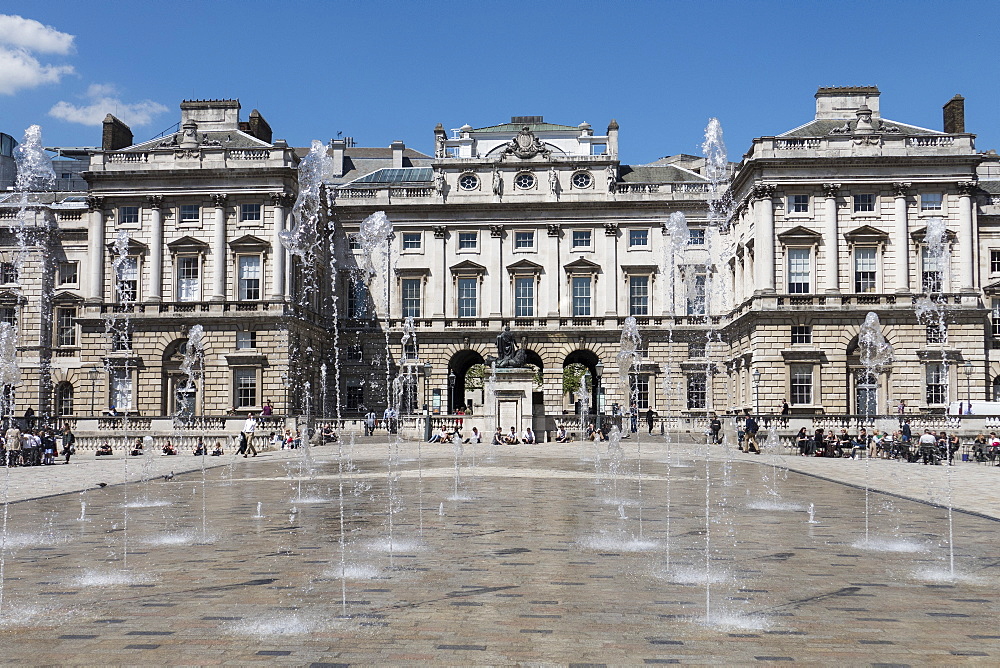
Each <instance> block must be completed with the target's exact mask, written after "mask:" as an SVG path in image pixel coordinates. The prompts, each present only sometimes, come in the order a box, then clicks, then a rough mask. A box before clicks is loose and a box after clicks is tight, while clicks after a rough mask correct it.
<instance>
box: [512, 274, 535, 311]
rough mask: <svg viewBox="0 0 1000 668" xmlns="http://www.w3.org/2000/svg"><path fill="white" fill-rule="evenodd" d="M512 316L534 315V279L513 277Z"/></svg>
mask: <svg viewBox="0 0 1000 668" xmlns="http://www.w3.org/2000/svg"><path fill="white" fill-rule="evenodd" d="M514 317H515V318H533V317H535V279H534V278H516V279H514Z"/></svg>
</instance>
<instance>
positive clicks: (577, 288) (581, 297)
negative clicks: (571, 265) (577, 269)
mask: <svg viewBox="0 0 1000 668" xmlns="http://www.w3.org/2000/svg"><path fill="white" fill-rule="evenodd" d="M590 282H591V281H590V276H574V277H573V281H572V289H573V317H576V318H579V317H590Z"/></svg>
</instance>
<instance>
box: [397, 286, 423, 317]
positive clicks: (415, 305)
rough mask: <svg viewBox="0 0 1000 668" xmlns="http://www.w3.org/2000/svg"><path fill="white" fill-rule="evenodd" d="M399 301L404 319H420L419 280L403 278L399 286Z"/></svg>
mask: <svg viewBox="0 0 1000 668" xmlns="http://www.w3.org/2000/svg"><path fill="white" fill-rule="evenodd" d="M400 287H401V290H400V294H401V295H402V296H401V299H402V300H403V302H402V304H401V306H402V312H403V317H404V318H419V317H420V279H419V278H404V279H403V280H402V285H401V286H400Z"/></svg>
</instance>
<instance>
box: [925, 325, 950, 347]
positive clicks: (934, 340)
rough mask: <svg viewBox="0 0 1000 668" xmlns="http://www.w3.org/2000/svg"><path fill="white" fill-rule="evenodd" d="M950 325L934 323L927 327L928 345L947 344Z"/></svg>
mask: <svg viewBox="0 0 1000 668" xmlns="http://www.w3.org/2000/svg"><path fill="white" fill-rule="evenodd" d="M947 343H948V325H947V323H944V322H932V323H931V324H929V325H927V344H928V345H933V344H947Z"/></svg>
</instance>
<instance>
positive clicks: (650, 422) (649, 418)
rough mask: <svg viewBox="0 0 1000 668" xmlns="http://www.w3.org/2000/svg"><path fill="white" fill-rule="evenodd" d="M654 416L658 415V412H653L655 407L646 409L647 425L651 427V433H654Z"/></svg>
mask: <svg viewBox="0 0 1000 668" xmlns="http://www.w3.org/2000/svg"><path fill="white" fill-rule="evenodd" d="M654 417H656V414H655V413H653V409H652V408H649V409H647V410H646V426H647V427H649V433H650V434H652V433H653V418H654Z"/></svg>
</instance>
